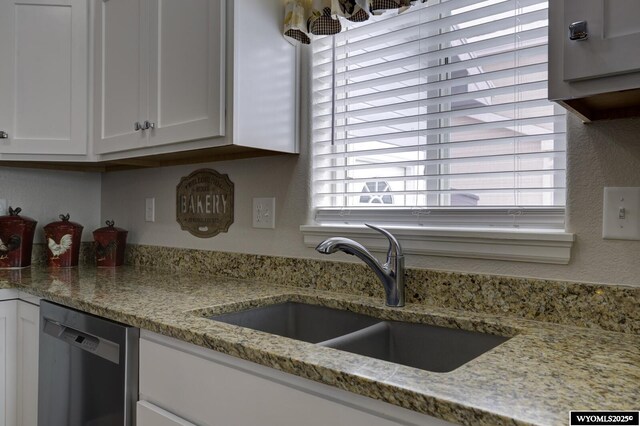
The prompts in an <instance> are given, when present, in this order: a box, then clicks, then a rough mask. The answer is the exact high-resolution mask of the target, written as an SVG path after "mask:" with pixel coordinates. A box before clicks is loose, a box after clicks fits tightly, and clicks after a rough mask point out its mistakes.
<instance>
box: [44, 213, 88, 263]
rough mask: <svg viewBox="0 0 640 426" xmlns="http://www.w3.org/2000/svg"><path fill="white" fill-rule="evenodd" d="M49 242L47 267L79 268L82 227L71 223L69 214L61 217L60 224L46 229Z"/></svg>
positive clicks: (45, 233)
mask: <svg viewBox="0 0 640 426" xmlns="http://www.w3.org/2000/svg"><path fill="white" fill-rule="evenodd" d="M44 237H45V240H46V242H47V265H49V266H54V267H59V268H68V267H71V266H78V258H79V257H80V239H81V237H82V225H80V224H78V223H75V222H70V221H69V214H66V215H62V214H61V215H60V221H59V222H52V223H50V224H48V225H47V226H45V227H44Z"/></svg>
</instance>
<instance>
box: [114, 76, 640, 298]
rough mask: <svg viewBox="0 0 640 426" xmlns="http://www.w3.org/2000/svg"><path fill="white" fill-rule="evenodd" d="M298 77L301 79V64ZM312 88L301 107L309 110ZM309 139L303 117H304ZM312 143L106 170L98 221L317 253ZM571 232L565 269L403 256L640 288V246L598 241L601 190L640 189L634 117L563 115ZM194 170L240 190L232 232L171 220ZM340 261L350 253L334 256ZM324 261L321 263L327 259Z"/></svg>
mask: <svg viewBox="0 0 640 426" xmlns="http://www.w3.org/2000/svg"><path fill="white" fill-rule="evenodd" d="M301 80H302V81H303V82H304V81H307V80H308V76H307V70H306V69H305V68H304V67H303V69H302V75H301ZM308 96H309V94H308V88H306V90H303V93H302V99H301V102H300V104H301V105H302V106H303V110H302V114H301V116H302V117H307V116H308V114H309V111H308V109H306V106H307V105H308V104H309V102H308ZM301 127H302V134H303V135H306V134H308V120H304V119H303V120H302V123H301ZM308 145H309V142H308V137H303V138H302V143H301V154H300V155H299V156H297V157H296V156H278V157H269V158H257V159H248V160H240V161H233V162H219V163H213V164H205V165H192V166H178V167H167V168H161V169H151V170H136V171H126V172H117V173H107V174H105V175H104V176H103V191H102V219H111V218H113V219H115V220H116V222H117V223H118V224H119V225H121V226H124V227H126V228H128V229H129V230H130V234H129V235H130V241H131V242H133V243H139V244H150V245H163V246H173V247H183V248H198V249H208V250H219V251H231V252H241V253H251V254H267V255H278V256H293V257H317V258H319V257H320V256H321V255H319V254H317V253H316V252H315V251H314V250H313V249H310V248H307V247H305V246H304V244H303V239H302V238H303V237H302V234H301V233H300V231H299V227H300V225H303V224H308V223H311V222H310V221H311V218H310V213H309V212H310V205H311V200H310V176H309V168H310V163H311V158H310V156H309V146H308ZM567 156H568V169H569V170H568V177H567V180H568V182H567V184H568V199H567V229H568V230H569V231H570V232H574V233H575V234H576V243H575V245H574V251H573V254H572V260H571V263H570V264H569V265H542V264H533V263H518V262H501V261H489V260H476V259H457V258H446V257H427V256H409V258H408V259H407V264H408V265H410V266H415V267H423V268H431V269H439V270H450V271H462V272H464V271H469V272H477V273H487V274H501V275H512V276H521V277H535V278H548V279H559V280H574V281H585V282H599V283H613V284H631V285H637V286H640V241H605V240H603V239H602V197H603V188H604V187H605V186H640V119H625V120H613V121H603V122H599V123H591V124H582V123H581V122H580V121H579V120H578V119H576V118H575V117H573V116H569V117H568V153H567ZM199 167H211V168H214V169H216V170H218V171H219V172H221V173H228V174H229V176H230V178H231V180H232V181H233V182H234V183H235V188H236V206H235V207H236V214H235V223H234V224H233V225H232V227H231V229H230V230H229V233H228V234H222V235H219V236H217V237H215V238H212V239H204V240H203V239H199V238H195V237H193V236H191V235H190V234H188V233H186V232H184V231H181V230H180V227H179V226H178V224H177V223H176V221H175V186H176V184H177V183H178V181H179V180H180V178H181V177H182V176H186V175H188V174H189V173H190V172H191V171H193V170H195V169H196V168H199ZM270 196H275V197H276V199H277V202H276V217H277V223H276V229H275V230H269V229H253V228H252V227H251V203H252V198H253V197H270ZM145 197H156V210H157V212H156V219H157V221H156V222H155V223H145V222H144V198H145ZM332 258H333V259H336V260H345V261H354V259H353V257H349V256H346V255H334V256H333V257H332ZM325 259H326V257H325Z"/></svg>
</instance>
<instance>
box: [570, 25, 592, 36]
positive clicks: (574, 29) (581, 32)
mask: <svg viewBox="0 0 640 426" xmlns="http://www.w3.org/2000/svg"><path fill="white" fill-rule="evenodd" d="M588 38H589V33H588V32H587V21H578V22H574V23H573V24H571V25H569V40H586V39H588Z"/></svg>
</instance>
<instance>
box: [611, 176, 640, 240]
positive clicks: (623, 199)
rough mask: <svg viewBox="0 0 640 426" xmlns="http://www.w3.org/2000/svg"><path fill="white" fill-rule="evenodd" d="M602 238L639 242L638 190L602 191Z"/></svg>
mask: <svg viewBox="0 0 640 426" xmlns="http://www.w3.org/2000/svg"><path fill="white" fill-rule="evenodd" d="M602 238H605V239H612V240H640V188H635V187H616V188H605V189H604V204H603V211H602Z"/></svg>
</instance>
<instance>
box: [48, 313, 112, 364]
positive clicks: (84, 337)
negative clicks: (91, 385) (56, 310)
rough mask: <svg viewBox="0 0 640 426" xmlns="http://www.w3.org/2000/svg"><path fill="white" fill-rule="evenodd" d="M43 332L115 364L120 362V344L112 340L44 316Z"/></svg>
mask: <svg viewBox="0 0 640 426" xmlns="http://www.w3.org/2000/svg"><path fill="white" fill-rule="evenodd" d="M42 321H43V327H42V331H43V333H45V334H47V335H49V336H51V337H53V338H55V339H58V340H60V341H62V342H65V343H67V344H68V345H70V346H73V347H75V348H78V349H81V350H83V351H86V352H89V353H92V354H94V355H96V356H99V357H101V358H104V359H106V360H107V361H110V362H112V363H114V364H120V345H118V344H117V343H114V342H112V341H110V340H107V339H104V338H100V337H96V336H92V335H91V334H88V333H84V332H82V331H80V330H76V329H74V328H71V327H68V326H66V325H64V324H61V323H59V322H57V321H54V320H52V319H50V318H46V317H43V318H42Z"/></svg>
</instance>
